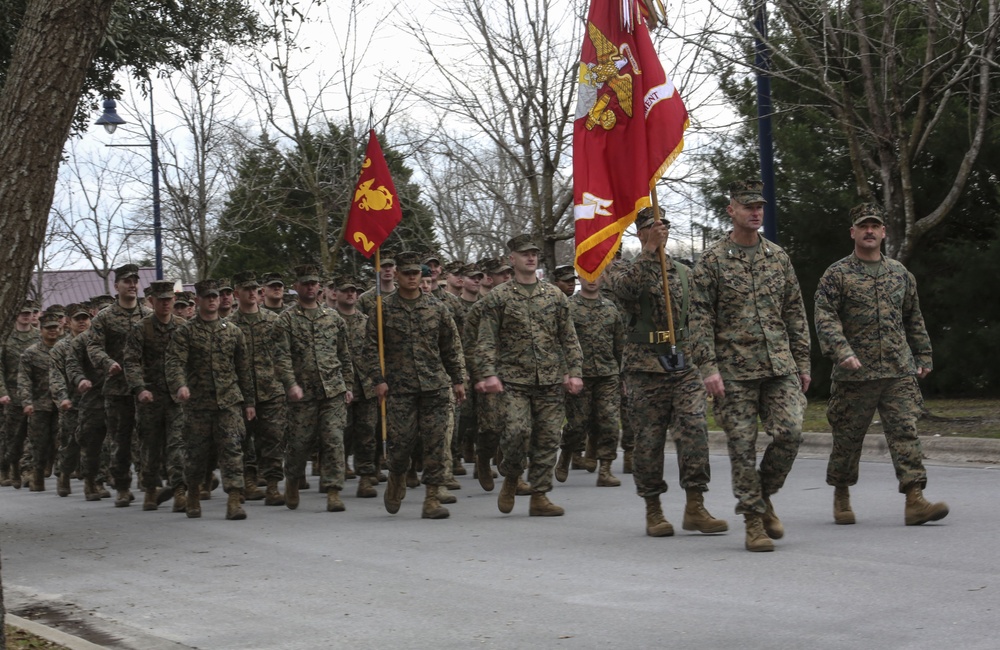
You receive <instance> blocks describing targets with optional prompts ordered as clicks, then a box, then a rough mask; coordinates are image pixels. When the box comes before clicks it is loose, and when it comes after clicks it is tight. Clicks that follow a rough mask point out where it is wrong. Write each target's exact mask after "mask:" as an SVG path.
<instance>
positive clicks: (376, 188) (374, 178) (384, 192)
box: [344, 129, 403, 257]
mask: <svg viewBox="0 0 1000 650" xmlns="http://www.w3.org/2000/svg"><path fill="white" fill-rule="evenodd" d="M402 220H403V210H402V209H401V208H400V207H399V197H398V196H397V194H396V186H395V185H393V184H392V176H391V175H390V174H389V165H387V164H386V162H385V156H383V155H382V147H380V146H379V144H378V138H376V137H375V129H371V131H370V132H369V136H368V149H367V150H366V151H365V162H364V163H363V164H362V165H361V178H359V179H358V185H357V187H355V188H354V200H353V202H352V203H351V211H350V213H348V215H347V228H346V229H345V230H344V237H345V238H346V239H347V242H348V243H349V244H351V245H352V246H354V247H355V248H356V249H358V252H360V253H361V254H362V255H364V256H365V257H371V256H372V254H374V253H375V249H376V248H378V247H379V246H381V245H382V242H384V241H385V240H386V238H387V237H388V236H389V233H391V232H392V229H393V228H395V227H396V226H398V225H399V222H400V221H402Z"/></svg>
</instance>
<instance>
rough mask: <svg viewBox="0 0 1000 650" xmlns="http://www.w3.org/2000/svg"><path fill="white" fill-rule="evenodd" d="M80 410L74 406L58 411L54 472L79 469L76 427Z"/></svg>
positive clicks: (62, 472) (78, 446)
mask: <svg viewBox="0 0 1000 650" xmlns="http://www.w3.org/2000/svg"><path fill="white" fill-rule="evenodd" d="M79 415H80V412H79V411H78V410H77V408H76V407H75V406H74V407H73V408H71V409H70V410H68V411H59V435H58V438H57V439H56V474H72V473H73V472H75V471H77V470H79V469H80V445H79V444H78V443H77V441H76V427H77V425H78V424H79V419H80V418H79Z"/></svg>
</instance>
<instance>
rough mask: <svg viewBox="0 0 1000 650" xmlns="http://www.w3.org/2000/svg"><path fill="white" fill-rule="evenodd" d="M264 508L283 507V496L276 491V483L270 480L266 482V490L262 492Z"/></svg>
mask: <svg viewBox="0 0 1000 650" xmlns="http://www.w3.org/2000/svg"><path fill="white" fill-rule="evenodd" d="M264 505H265V506H283V505H285V495H284V494H282V493H281V492H280V491H279V490H278V482H277V481H275V480H274V479H270V480H268V482H267V490H266V491H265V492H264Z"/></svg>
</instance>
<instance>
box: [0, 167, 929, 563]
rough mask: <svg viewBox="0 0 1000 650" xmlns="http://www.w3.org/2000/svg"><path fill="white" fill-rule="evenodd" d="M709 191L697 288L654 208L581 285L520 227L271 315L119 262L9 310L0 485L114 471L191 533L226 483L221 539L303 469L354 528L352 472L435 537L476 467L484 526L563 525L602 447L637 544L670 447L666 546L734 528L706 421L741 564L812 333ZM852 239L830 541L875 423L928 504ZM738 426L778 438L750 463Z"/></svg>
mask: <svg viewBox="0 0 1000 650" xmlns="http://www.w3.org/2000/svg"><path fill="white" fill-rule="evenodd" d="M729 196H730V202H729V206H728V208H727V213H728V215H729V217H730V218H731V220H732V229H731V230H730V231H729V232H728V233H727V235H726V236H725V237H724V238H722V239H720V240H719V241H717V242H715V243H714V244H713V245H711V246H710V247H709V248H708V249H706V250H705V251H704V253H703V254H702V256H701V258H700V259H699V261H698V262H697V264H696V265H695V266H694V268H693V269H691V268H688V267H687V266H686V265H684V264H683V263H681V262H680V261H675V260H673V259H671V258H670V256H669V254H667V253H666V252H665V244H666V241H667V237H668V234H669V222H668V221H667V220H666V219H664V218H663V216H662V213H656V212H654V210H653V209H650V208H647V209H645V210H642V211H640V213H639V214H638V216H637V219H636V229H637V232H638V237H639V240H640V243H641V244H642V249H641V252H640V253H639V255H638V256H637V257H636V258H635V259H634V260H632V261H625V260H622V259H621V258H620V257H618V258H616V259H615V260H614V261H613V262H612V263H611V264H610V265H609V266H608V268H607V269H606V270H605V272H604V274H603V275H602V276H601V277H599V278H598V279H596V280H595V281H587V280H582V281H581V282H580V289H579V291H578V292H577V291H576V286H577V277H576V274H575V271H574V269H573V267H571V266H563V267H558V268H557V269H556V270H555V274H554V278H553V282H551V283H550V282H542V281H539V279H538V273H537V269H538V265H539V261H540V251H541V249H540V247H539V246H538V245H537V244H536V242H535V241H534V240H533V239H532V238H531V237H530V236H529V235H519V236H517V237H514V238H513V239H511V240H510V241H509V242H508V245H507V248H508V256H507V258H506V259H500V258H489V259H484V260H480V261H479V262H477V263H472V264H466V263H463V262H455V263H452V264H448V265H442V264H441V260H440V258H439V257H438V256H436V255H434V254H419V253H416V252H403V253H400V254H398V255H396V256H395V257H394V258H392V259H383V260H382V261H381V268H379V269H378V277H377V278H376V283H377V286H376V287H374V288H373V289H371V290H369V291H365V292H361V289H362V285H361V284H360V283H359V282H358V281H357V279H355V278H351V277H346V276H341V277H336V278H332V279H328V280H326V279H324V278H323V276H322V273H321V270H320V268H319V267H317V266H314V265H302V266H298V267H296V268H295V269H294V284H293V286H294V289H295V294H294V296H295V298H294V300H293V301H291V303H290V304H287V303H288V301H287V298H286V293H285V281H284V276H283V275H281V274H280V273H273V272H272V273H265V274H262V275H258V274H257V273H255V272H254V271H251V270H246V271H243V272H241V273H238V274H236V275H235V276H234V277H233V278H231V279H206V280H202V281H200V282H198V283H196V284H195V291H194V294H193V295H189V294H188V293H185V292H180V293H175V291H174V283H173V282H164V281H157V282H153V283H151V284H150V286H149V287H147V288H146V291H145V300H143V299H141V298H140V297H139V273H138V267H136V266H135V265H132V264H127V265H124V266H122V267H120V268H118V269H116V270H115V278H114V280H115V285H114V286H115V292H116V295H115V296H114V297H111V296H100V297H96V298H94V299H92V300H91V301H90V303H88V304H74V305H69V306H67V307H65V308H64V307H62V306H60V305H55V306H52V307H50V308H49V309H47V310H46V311H44V312H42V311H41V309H40V307H39V305H37V304H36V303H34V302H32V301H27V302H25V304H24V306H23V308H22V309H21V312H20V313H19V314H18V317H17V320H16V323H15V327H14V330H13V331H12V332H11V333H10V334H9V335H8V336H7V337H6V338H5V339H4V340H3V344H2V348H0V378H2V381H0V404H2V405H3V406H4V418H3V431H2V435H0V483H2V485H3V486H11V487H13V488H15V489H20V488H22V487H30V489H31V490H32V491H42V490H45V489H46V487H45V479H46V478H47V477H50V476H52V475H53V473H54V474H55V476H56V477H57V493H58V495H59V496H61V497H65V496H69V495H70V494H71V493H72V480H73V479H80V480H82V481H83V493H84V497H85V499H86V500H87V501H100V500H101V499H105V498H111V497H112V494H111V492H110V491H109V490H108V489H107V488H106V487H105V484H106V483H107V484H110V487H112V488H113V489H114V491H115V494H114V500H113V502H114V505H115V506H116V507H121V508H124V507H128V506H130V504H131V503H132V501H133V500H134V498H135V497H134V496H133V494H132V491H131V490H132V484H133V473H134V474H135V478H136V485H137V487H138V489H140V490H141V491H142V492H143V496H144V499H143V502H142V509H143V510H149V511H153V510H157V509H158V508H159V507H160V506H161V505H162V504H164V503H166V502H167V501H170V500H172V501H173V507H172V509H173V511H174V512H177V513H181V512H183V513H186V515H187V516H188V517H192V518H196V517H200V516H201V503H200V502H201V501H202V500H204V499H208V498H211V492H212V491H213V489H214V488H215V487H216V486H217V485H218V484H220V483H221V486H222V488H223V490H224V492H225V493H226V495H227V502H226V518H227V519H232V520H240V519H245V518H246V517H247V513H246V510H245V509H244V508H243V504H244V502H245V501H247V500H251V501H253V500H263V501H264V503H265V505H267V506H285V507H286V508H288V509H291V510H295V509H297V508H298V506H299V504H300V503H301V499H302V496H301V492H300V491H301V490H304V489H308V488H309V477H307V474H306V468H307V465H308V464H309V461H310V459H311V460H312V463H311V465H312V470H313V471H312V474H313V476H317V477H318V479H317V480H318V483H319V485H318V487H319V490H320V492H321V493H323V494H325V495H326V501H327V508H326V509H327V511H329V512H342V511H344V510H346V505H345V503H344V500H343V499H342V498H341V492H342V491H343V490H344V488H345V486H346V485H347V483H346V481H347V480H349V479H354V478H357V479H358V483H357V492H356V496H357V497H358V498H373V497H377V496H378V490H377V487H378V486H379V483H380V482H383V481H385V482H386V485H385V489H384V490H383V503H384V507H385V509H386V510H387V511H388V512H389V513H392V514H394V513H397V512H398V511H399V510H400V508H401V507H402V501H403V500H404V498H405V496H406V493H407V489H413V488H416V487H418V486H419V485H420V483H423V484H424V486H425V494H424V500H423V503H422V507H421V516H422V517H424V518H427V519H444V518H447V517H449V515H450V512H449V510H448V509H447V508H446V507H445V505H446V504H450V503H455V501H456V499H455V496H454V495H453V494H452V493H451V492H450V490H455V489H460V488H461V487H462V485H461V484H460V483H459V482H458V481H457V480H456V479H455V476H461V475H465V474H466V473H467V470H466V468H465V464H469V463H471V464H473V466H474V468H473V472H474V477H475V478H476V479H477V480H478V482H479V485H480V486H481V488H482V489H483V490H485V491H487V492H490V491H493V490H494V488H495V483H494V479H496V478H499V477H502V479H503V480H502V484H501V486H500V489H499V492H498V498H497V507H498V509H499V510H500V511H501V512H503V513H510V512H512V511H513V510H514V508H515V505H516V497H517V496H530V503H529V506H528V514H529V515H530V516H543V517H552V516H560V515H563V514H564V509H563V508H562V507H560V506H558V505H556V504H555V503H553V502H552V501H551V500H550V498H549V493H550V492H551V491H552V488H553V483H552V479H553V477H554V478H555V479H556V481H558V482H565V481H566V480H567V478H568V476H569V472H570V470H571V469H587V470H589V471H591V472H597V480H596V484H597V486H598V487H617V486H620V485H621V480H620V479H619V478H618V477H616V476H614V474H613V473H612V463H613V461H615V460H616V458H617V453H618V448H619V446H621V448H622V449H623V450H624V460H623V464H622V472H623V473H626V474H633V478H634V481H635V485H636V490H637V493H638V495H639V496H640V497H642V498H643V500H644V501H645V506H646V516H645V523H646V533H647V534H648V535H650V536H654V537H666V536H671V535H673V534H674V528H673V525H672V524H671V523H670V522H669V521H667V519H666V517H665V516H664V513H663V507H662V504H661V497H662V495H664V494H665V493H666V492H667V487H668V486H667V483H666V481H665V480H664V467H663V465H664V449H665V446H666V441H667V438H668V436H669V438H670V439H671V440H672V441H673V443H674V447H675V449H676V452H677V462H678V465H679V478H680V486H681V488H683V490H684V493H685V504H684V510H683V521H682V528H683V529H684V530H688V531H697V532H699V533H703V534H718V533H724V532H726V531H727V530H728V523H727V522H726V521H725V520H724V519H718V518H716V517H714V516H713V515H711V514H710V513H709V511H708V510H707V508H706V505H705V493H706V492H707V491H708V489H709V483H710V481H711V468H710V462H709V454H708V424H707V416H708V404H709V402H711V404H712V408H713V412H714V415H715V418H716V421H717V422H718V423H719V424H720V425H721V427H722V428H723V429H724V430H725V432H726V436H727V440H728V449H729V457H730V465H731V470H732V485H733V493H734V496H735V498H736V502H737V503H736V512H737V513H738V514H742V515H743V517H744V523H745V530H746V539H745V548H746V549H747V550H749V551H755V552H759V551H773V550H774V548H775V546H774V541H773V540H778V539H781V538H782V536H783V535H784V525H783V523H782V522H781V520H780V519H779V517H778V515H777V513H776V511H775V507H774V504H773V502H772V499H773V497H774V496H775V495H776V494H777V493H778V492H779V490H780V489H781V487H782V486H783V484H784V481H785V479H786V477H787V476H788V473H789V471H790V470H791V468H792V463H793V461H794V460H795V457H796V455H797V453H798V448H799V445H800V443H801V440H802V419H803V414H804V410H805V406H806V397H805V393H806V391H807V390H808V388H809V383H810V357H809V350H810V334H809V326H808V322H807V320H806V313H805V307H804V303H803V297H802V293H801V290H800V287H799V283H798V280H797V278H796V275H795V271H794V269H793V267H792V264H791V261H790V259H789V257H788V255H787V254H786V253H785V251H784V250H782V249H781V248H780V247H779V246H778V245H776V244H775V243H773V242H770V241H768V240H766V239H764V238H763V237H761V236H760V234H759V233H758V231H759V229H760V227H761V225H762V218H763V206H764V203H765V200H764V197H763V195H762V184H761V183H760V182H759V181H754V180H749V181H736V182H734V183H731V184H730V186H729ZM850 221H851V227H850V233H851V238H852V239H853V240H854V251H853V252H852V254H851V255H849V256H847V257H845V258H844V259H842V260H840V261H839V262H836V263H835V264H833V265H832V266H830V268H829V269H827V271H826V273H825V274H824V275H823V278H822V280H821V281H820V285H819V288H818V289H817V292H816V295H815V304H816V310H815V313H816V334H817V337H818V339H819V344H820V347H821V349H822V351H823V353H824V354H825V355H827V356H828V357H830V358H831V359H832V360H833V361H834V362H835V366H834V371H833V380H834V381H833V388H832V395H831V398H830V403H829V408H828V417H829V420H830V423H831V425H832V427H833V451H832V453H831V456H830V460H829V466H828V469H827V482H828V484H829V485H831V486H833V488H834V508H833V513H834V521H835V522H836V523H837V524H853V523H855V515H854V512H853V510H852V508H851V504H850V494H849V488H850V486H852V485H854V484H855V483H856V482H857V480H858V463H859V460H860V453H861V444H862V441H863V438H864V435H865V433H866V432H867V430H868V426H869V425H870V423H871V421H872V416H873V414H874V412H875V410H876V409H877V410H878V411H879V413H880V415H881V418H882V422H883V423H884V428H885V435H886V438H887V440H888V443H889V446H890V450H891V452H892V460H893V464H894V467H895V470H896V475H897V478H898V480H899V490H900V492H901V493H903V494H904V495H905V496H906V499H905V506H904V521H905V523H906V524H907V525H918V524H923V523H925V522H928V521H935V520H939V519H941V518H943V517H944V516H946V515H947V514H948V507H947V506H946V505H945V504H943V503H930V502H928V501H927V500H926V499H925V498H924V496H923V493H922V490H923V489H924V487H925V486H926V482H927V476H926V471H925V469H924V467H923V464H922V461H921V458H922V454H921V449H920V441H919V438H918V437H917V429H916V420H917V418H918V416H919V412H920V406H921V397H920V390H919V387H918V386H917V379H920V378H923V377H924V376H926V375H927V373H929V372H930V370H931V368H932V362H931V345H930V340H929V338H928V336H927V331H926V327H925V325H924V322H923V318H922V316H921V313H920V307H919V302H918V298H917V291H916V282H915V280H914V278H913V275H912V274H910V273H909V272H908V271H907V270H906V269H905V268H904V267H903V265H902V264H900V263H899V262H897V261H895V260H891V259H887V258H885V257H884V256H883V255H882V254H881V243H882V240H883V239H884V237H885V226H884V221H883V213H882V211H881V208H879V206H877V205H875V204H871V203H865V204H862V205H859V206H857V207H855V208H854V209H853V210H852V211H851V214H850ZM664 270H666V276H667V277H666V281H664V277H663V273H664ZM667 290H668V291H669V301H668V300H667V295H666V293H665V291H667ZM668 310H669V312H668ZM379 325H381V327H379ZM758 420H759V421H760V423H761V424H762V425H763V428H764V432H765V433H766V434H767V435H768V436H769V438H770V440H769V443H768V445H767V447H766V450H765V451H764V453H763V455H762V456H761V457H760V459H759V460H758V457H757V452H756V443H757V436H758ZM383 431H384V436H385V445H384V447H383V445H382V444H380V441H381V440H382V438H383ZM383 449H384V453H383ZM352 459H353V467H352V462H351V460H352ZM216 469H218V470H219V476H217V475H216V474H215V470H216ZM383 470H388V474H386V473H385V472H384V471H383ZM220 476H221V481H220ZM282 482H283V486H281V485H280V484H281V483H282ZM261 487H263V488H265V489H264V490H263V491H261V490H260V489H259V488H261ZM282 488H283V489H282Z"/></svg>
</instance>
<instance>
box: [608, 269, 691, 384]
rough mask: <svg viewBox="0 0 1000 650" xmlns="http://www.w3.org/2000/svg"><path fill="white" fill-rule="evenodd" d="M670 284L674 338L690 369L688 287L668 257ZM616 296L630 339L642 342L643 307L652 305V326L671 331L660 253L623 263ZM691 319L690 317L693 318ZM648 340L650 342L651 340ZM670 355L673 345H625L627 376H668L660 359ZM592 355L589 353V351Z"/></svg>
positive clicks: (615, 284) (617, 272)
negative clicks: (685, 309) (684, 317)
mask: <svg viewBox="0 0 1000 650" xmlns="http://www.w3.org/2000/svg"><path fill="white" fill-rule="evenodd" d="M666 259H667V281H668V283H669V285H670V310H671V312H672V314H673V319H674V334H675V335H676V336H677V350H678V351H679V352H683V353H684V354H685V360H686V361H687V365H688V366H691V365H692V364H693V361H692V359H691V358H690V352H689V347H690V341H689V337H688V328H687V323H684V322H682V319H681V311H682V310H683V305H684V287H683V283H682V282H681V279H680V277H679V275H678V273H677V269H676V268H675V267H674V262H673V260H672V259H671V258H670V256H669V255H667V258H666ZM612 278H613V280H612V282H611V284H612V286H613V287H614V294H615V295H616V296H617V297H618V299H619V300H620V301H621V305H622V309H623V310H624V316H625V318H626V319H627V326H626V329H627V332H628V333H627V336H628V337H629V338H630V339H636V338H638V336H637V334H641V333H639V332H638V331H637V330H638V329H639V328H641V327H642V326H641V325H640V323H641V314H642V304H643V302H644V301H648V303H649V312H650V313H649V316H650V320H649V326H651V327H652V329H653V331H658V332H666V331H668V330H669V322H668V321H667V301H666V300H664V299H663V274H662V272H661V271H660V256H659V255H658V254H656V253H648V252H643V253H640V254H639V255H638V256H637V257H636V258H635V259H634V260H633V261H632V262H619V263H618V264H617V265H616V267H615V269H614V271H613V275H612ZM691 289H692V287H691V280H690V278H689V279H688V292H689V293H690V292H691ZM689 300H690V297H689ZM689 318H690V316H689ZM647 340H648V339H647ZM669 351H670V344H669V343H665V344H664V343H661V344H650V343H648V342H639V341H637V340H629V341H627V342H626V343H625V353H624V363H623V366H624V369H625V372H653V373H661V374H662V373H665V372H666V371H665V370H664V369H663V366H661V365H660V362H659V361H658V360H657V358H658V357H659V356H660V355H661V354H665V353H668V352H669ZM588 352H589V350H588Z"/></svg>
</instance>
